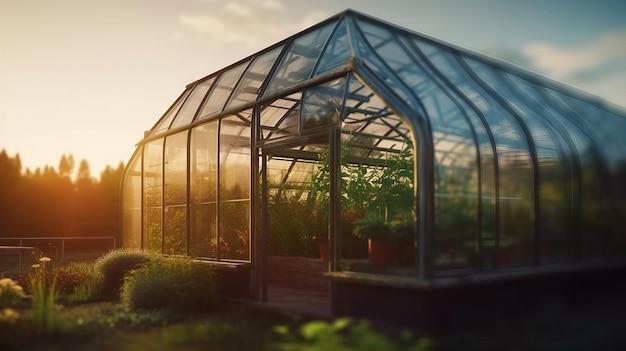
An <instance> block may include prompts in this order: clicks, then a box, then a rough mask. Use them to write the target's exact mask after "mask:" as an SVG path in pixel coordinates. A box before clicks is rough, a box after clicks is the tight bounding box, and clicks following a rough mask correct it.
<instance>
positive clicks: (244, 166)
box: [218, 112, 251, 260]
mask: <svg viewBox="0 0 626 351" xmlns="http://www.w3.org/2000/svg"><path fill="white" fill-rule="evenodd" d="M248 113H249V112H248ZM248 113H246V114H248ZM250 138H251V135H250V123H249V121H248V120H246V119H241V118H240V117H238V116H231V117H228V118H224V119H222V121H221V123H220V140H219V143H220V148H219V151H220V153H219V155H220V159H219V162H220V165H219V179H220V181H219V182H220V183H219V191H220V197H219V199H220V206H219V228H220V230H219V240H218V243H219V251H220V253H219V254H220V257H223V258H229V259H245V260H248V259H249V235H250V182H251V174H250V157H251V156H250V145H251V139H250ZM244 246H245V248H244Z"/></svg>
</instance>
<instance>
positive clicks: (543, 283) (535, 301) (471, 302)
mask: <svg viewBox="0 0 626 351" xmlns="http://www.w3.org/2000/svg"><path fill="white" fill-rule="evenodd" d="M625 278H626V269H624V268H620V269H611V270H604V271H588V272H578V273H562V274H554V275H546V276H542V277H525V278H515V279H508V280H507V281H491V282H488V283H487V282H481V283H474V284H467V285H462V286H457V287H440V288H437V287H433V286H429V287H426V286H425V287H397V286H396V287H392V286H381V285H374V284H368V283H367V282H355V281H348V280H343V279H339V280H334V281H333V289H334V294H335V299H334V302H333V312H334V313H335V314H336V315H350V316H355V317H363V318H372V319H377V320H381V321H386V322H391V323H401V324H407V325H414V326H424V327H429V328H450V327H467V326H471V325H475V324H476V323H477V322H480V321H493V320H499V319H502V318H520V317H524V316H529V315H531V314H533V313H537V312H539V311H541V310H542V309H545V308H546V307H547V306H550V305H551V304H555V303H556V304H563V305H565V306H567V308H577V306H582V305H584V304H586V303H588V302H589V301H590V300H593V299H605V298H617V299H620V298H619V296H624V295H623V294H624V293H625V292H626V279H625Z"/></svg>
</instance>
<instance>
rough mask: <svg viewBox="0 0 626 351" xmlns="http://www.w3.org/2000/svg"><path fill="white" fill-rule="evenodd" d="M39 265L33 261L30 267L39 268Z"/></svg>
mask: <svg viewBox="0 0 626 351" xmlns="http://www.w3.org/2000/svg"><path fill="white" fill-rule="evenodd" d="M39 267H41V266H40V265H39V263H35V264H34V265H32V266H31V268H34V269H37V268H39Z"/></svg>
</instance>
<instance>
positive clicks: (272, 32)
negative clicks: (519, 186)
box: [0, 0, 626, 178]
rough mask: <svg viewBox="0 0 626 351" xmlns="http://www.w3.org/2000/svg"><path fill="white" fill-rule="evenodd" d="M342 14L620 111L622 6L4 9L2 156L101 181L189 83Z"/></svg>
mask: <svg viewBox="0 0 626 351" xmlns="http://www.w3.org/2000/svg"><path fill="white" fill-rule="evenodd" d="M347 8H352V9H354V10H357V11H360V12H363V13H366V14H368V15H371V16H374V17H377V18H380V19H383V20H386V21H388V22H392V23H395V24H398V25H400V26H402V27H405V28H408V29H411V30H413V31H416V32H420V33H424V34H426V35H428V36H430V37H434V38H438V39H440V40H442V41H445V42H449V43H451V44H454V45H456V46H460V47H462V48H466V49H468V50H471V51H474V52H478V53H481V54H484V55H487V56H491V57H494V58H498V59H503V60H506V61H509V62H511V63H514V64H516V65H518V66H521V67H523V68H525V69H528V70H531V71H534V72H536V73H539V74H541V75H545V76H548V77H550V78H552V79H554V80H558V81H562V82H565V83H567V84H569V85H571V86H574V87H576V88H578V89H581V90H583V91H586V92H589V93H591V94H593V95H596V96H598V97H601V98H602V99H604V100H606V101H607V102H609V103H611V104H615V105H617V106H618V108H624V106H626V16H624V14H626V1H622V0H593V1H591V0H589V1H582V0H571V1H570V0H525V1H518V0H471V1H470V0H315V1H310V0H106V1H102V0H19V1H17V0H0V150H3V149H4V150H6V151H7V152H8V153H9V155H10V156H14V155H15V154H19V155H20V159H21V161H22V166H23V170H25V169H26V168H28V169H30V170H31V171H33V170H35V169H36V168H43V167H44V166H45V165H49V166H53V167H55V168H56V167H58V164H59V160H60V159H61V156H62V155H63V154H71V155H73V156H74V159H75V161H76V165H78V163H79V161H80V160H81V159H86V160H87V161H88V162H89V164H90V168H91V175H92V176H93V177H95V178H97V177H99V175H100V173H101V172H102V170H103V169H104V168H105V167H106V166H107V165H110V166H114V167H116V166H117V165H118V164H119V163H120V162H124V163H126V162H127V161H128V159H129V158H130V156H131V155H132V153H133V151H134V150H135V145H136V144H137V142H139V141H140V140H141V138H142V136H143V132H144V131H145V130H149V129H150V128H151V127H152V126H153V125H154V124H155V123H156V121H157V120H158V119H159V118H160V117H161V116H162V115H163V113H164V112H165V111H166V110H167V108H168V107H169V106H170V105H171V104H172V103H173V102H174V100H175V99H176V98H177V97H178V96H179V95H180V93H181V92H182V91H183V90H184V88H185V86H186V85H187V84H188V83H190V82H193V81H195V80H197V79H199V78H202V77H204V76H207V75H209V74H211V73H213V72H215V71H217V70H219V69H221V68H223V67H225V66H227V65H229V64H231V63H234V62H235V61H238V60H240V59H243V58H245V57H247V56H249V55H252V54H254V53H255V52H257V51H260V50H262V49H264V48H266V47H268V46H270V45H272V44H274V43H276V42H278V41H281V40H282V39H284V38H287V37H289V36H291V35H293V34H296V33H297V32H299V31H301V30H303V29H305V28H308V27H310V26H312V25H314V24H316V23H317V22H320V21H321V20H324V19H326V18H328V17H330V16H333V15H335V14H337V13H339V12H341V11H343V10H345V9H347Z"/></svg>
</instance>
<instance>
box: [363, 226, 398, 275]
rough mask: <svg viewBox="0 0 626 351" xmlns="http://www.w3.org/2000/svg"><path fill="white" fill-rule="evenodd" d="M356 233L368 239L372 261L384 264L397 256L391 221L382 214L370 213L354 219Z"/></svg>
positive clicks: (377, 264)
mask: <svg viewBox="0 0 626 351" xmlns="http://www.w3.org/2000/svg"><path fill="white" fill-rule="evenodd" d="M353 233H354V235H356V236H357V237H360V238H365V239H367V240H368V252H369V259H370V263H371V264H372V265H373V266H384V265H390V264H392V263H393V261H394V258H395V256H396V255H395V249H394V240H393V235H392V233H391V229H390V226H389V223H388V222H387V221H386V220H385V219H384V218H383V217H381V216H378V215H375V214H369V215H368V216H367V217H364V218H361V219H358V220H356V221H354V231H353Z"/></svg>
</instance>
